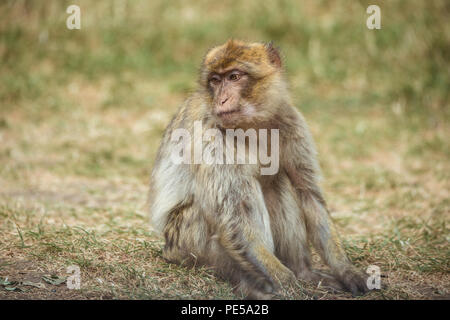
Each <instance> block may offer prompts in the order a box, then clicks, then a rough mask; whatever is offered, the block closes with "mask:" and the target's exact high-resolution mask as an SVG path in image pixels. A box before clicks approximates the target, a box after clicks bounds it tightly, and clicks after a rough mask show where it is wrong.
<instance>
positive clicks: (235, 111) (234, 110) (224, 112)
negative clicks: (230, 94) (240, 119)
mask: <svg viewBox="0 0 450 320" xmlns="http://www.w3.org/2000/svg"><path fill="white" fill-rule="evenodd" d="M239 111H240V110H239V109H233V110H226V111H220V112H217V116H219V117H223V116H228V115H230V114H233V113H238V112H239Z"/></svg>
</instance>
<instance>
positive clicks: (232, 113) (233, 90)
mask: <svg viewBox="0 0 450 320" xmlns="http://www.w3.org/2000/svg"><path fill="white" fill-rule="evenodd" d="M249 80H250V79H249V75H248V74H247V73H245V72H244V71H241V70H239V69H232V70H228V71H224V72H221V73H218V72H211V73H210V75H209V77H208V87H209V90H210V93H211V94H212V96H213V114H214V116H215V117H216V118H217V120H218V122H219V124H221V125H223V126H224V127H226V128H232V127H234V126H236V125H237V124H238V123H239V122H241V121H243V120H245V118H247V117H248V116H249V115H250V110H248V109H249V108H250V107H249V106H248V104H247V103H245V100H244V99H243V94H244V93H245V91H246V89H247V88H248V86H249Z"/></svg>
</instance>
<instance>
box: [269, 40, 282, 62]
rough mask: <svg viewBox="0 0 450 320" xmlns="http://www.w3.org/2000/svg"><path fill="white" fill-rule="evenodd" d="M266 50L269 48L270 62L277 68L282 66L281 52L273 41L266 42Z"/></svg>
mask: <svg viewBox="0 0 450 320" xmlns="http://www.w3.org/2000/svg"><path fill="white" fill-rule="evenodd" d="M266 50H267V54H268V56H269V61H270V63H271V64H272V65H274V66H275V67H277V68H281V66H282V62H281V56H280V52H279V51H278V49H277V48H275V47H274V46H273V42H272V41H271V42H269V43H268V44H266Z"/></svg>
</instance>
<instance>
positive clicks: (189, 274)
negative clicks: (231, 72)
mask: <svg viewBox="0 0 450 320" xmlns="http://www.w3.org/2000/svg"><path fill="white" fill-rule="evenodd" d="M7 3H8V5H2V6H0V13H1V14H2V16H3V17H5V16H7V17H9V20H8V19H6V20H5V19H0V21H2V22H1V24H0V27H1V28H0V30H4V32H3V33H1V34H0V35H1V40H2V41H0V55H1V56H2V61H4V64H3V66H1V67H0V68H2V69H0V70H1V71H2V72H0V77H1V78H0V81H1V83H2V86H0V299H235V298H240V297H238V296H235V295H234V294H233V293H232V289H231V287H230V286H229V285H228V284H227V283H226V282H223V281H221V280H220V279H217V278H216V277H215V276H213V274H212V272H211V271H210V270H207V269H204V268H203V269H187V268H184V267H181V266H176V265H173V264H170V263H167V262H166V261H164V259H163V258H162V257H161V249H162V246H163V241H162V239H161V238H160V237H159V236H158V235H157V234H155V233H154V232H152V230H151V226H150V221H149V217H148V212H147V209H146V199H147V192H148V180H149V179H148V177H149V174H150V170H151V167H152V163H153V160H154V157H155V153H156V150H157V147H158V144H159V141H160V139H161V135H162V132H163V130H164V128H165V126H166V125H167V124H168V122H169V120H170V118H171V116H172V115H173V114H174V113H175V111H176V109H177V107H178V106H179V104H180V103H181V102H182V101H183V99H185V98H186V97H187V96H188V94H189V92H190V91H191V90H193V89H194V88H195V86H196V77H197V73H196V68H197V66H196V65H197V64H198V63H199V62H200V61H201V57H202V55H203V54H204V51H205V50H207V48H208V47H209V46H211V45H213V44H215V42H214V41H216V40H215V39H224V40H225V39H226V38H227V37H228V36H230V34H231V35H232V36H235V37H243V36H244V35H246V36H252V37H255V38H258V39H263V40H264V39H267V40H270V39H274V40H276V41H277V40H278V43H279V45H280V47H281V49H282V50H283V56H284V60H285V63H286V65H285V67H286V77H287V79H288V81H289V83H290V84H291V91H292V95H293V100H294V102H295V105H296V107H297V108H298V109H299V110H300V111H302V112H303V114H304V116H305V118H306V120H307V122H308V124H309V126H310V128H311V131H312V133H313V136H314V139H315V141H316V144H317V149H318V152H319V160H320V164H321V167H322V171H323V180H322V186H323V188H324V191H325V196H326V199H327V201H328V203H329V207H330V210H331V215H332V217H333V219H334V220H335V222H336V224H337V226H338V229H339V232H340V235H341V238H342V239H343V241H344V246H345V249H346V251H347V253H348V255H349V257H350V259H351V260H352V261H353V262H354V264H355V265H356V266H357V267H358V268H359V269H361V270H366V268H367V267H368V266H369V265H376V266H378V267H379V268H380V270H381V273H382V278H381V284H382V289H381V290H374V291H371V292H370V293H368V294H367V295H365V296H363V297H358V298H357V299H450V273H449V271H450V250H449V241H450V232H449V227H448V221H449V216H450V215H449V213H450V197H449V193H450V191H449V190H450V174H449V173H450V161H449V160H450V152H449V151H450V143H449V139H448V137H449V136H450V126H449V123H450V121H449V120H450V117H449V104H448V88H449V81H448V74H445V72H442V71H443V70H446V69H447V70H448V59H447V58H448V55H446V54H448V52H449V51H448V43H450V42H449V41H447V40H448V39H450V36H449V35H450V33H449V29H448V25H444V22H443V21H445V14H444V13H443V12H446V10H448V8H447V7H446V5H445V1H442V2H439V1H436V2H434V4H433V5H431V4H425V2H420V1H418V2H414V5H416V6H418V7H416V8H415V9H414V10H412V9H408V8H407V7H404V6H403V5H401V3H400V2H399V3H397V4H389V5H388V4H386V6H385V7H383V6H382V10H383V12H384V14H385V16H384V17H385V18H384V20H383V21H385V22H386V24H385V25H384V29H382V30H381V31H373V32H379V33H377V34H375V33H368V30H367V29H364V28H365V26H364V19H363V18H364V17H365V8H364V6H362V5H360V4H353V5H349V8H348V10H349V12H351V13H352V14H353V15H349V16H347V15H343V12H344V11H345V10H344V9H343V8H341V7H339V6H338V5H331V4H327V2H319V1H317V2H314V4H313V2H311V3H308V4H307V5H304V6H303V7H302V6H301V7H297V5H294V4H292V3H290V2H289V1H288V2H283V3H284V4H285V5H286V7H282V8H281V9H280V8H278V9H276V10H275V9H273V8H272V7H271V5H274V4H273V2H268V3H271V5H267V7H262V8H259V9H258V10H259V11H258V18H256V16H254V15H251V14H249V13H248V12H247V11H245V10H250V9H249V8H251V7H252V6H256V4H257V3H259V2H256V1H255V2H253V1H249V2H248V6H249V8H247V7H245V6H244V7H242V8H241V9H242V13H239V12H241V11H239V12H238V11H233V10H232V9H228V7H223V8H222V7H221V8H220V10H222V11H220V12H223V17H222V16H221V15H220V14H218V13H217V11H214V10H212V13H211V16H208V17H205V20H204V21H203V20H202V22H201V23H198V22H195V19H194V20H190V19H192V16H193V17H195V16H196V15H198V14H199V13H201V12H202V10H206V9H207V8H202V7H201V5H197V4H193V3H192V7H191V8H187V7H186V8H185V7H173V8H168V7H166V6H165V5H164V4H163V3H164V2H163V1H162V2H159V1H155V2H154V3H157V4H158V5H154V6H155V7H152V8H151V10H150V9H149V11H147V12H153V13H152V15H155V14H156V13H158V17H157V18H158V19H156V17H155V16H153V18H154V19H149V20H148V21H149V22H148V24H150V26H148V25H147V20H146V19H147V18H149V17H142V15H139V14H140V10H139V8H136V7H135V6H133V5H130V6H129V7H128V9H127V10H129V11H128V13H127V15H128V17H129V19H123V20H120V19H121V18H120V15H117V16H118V18H117V17H116V15H114V16H115V17H116V18H114V19H119V20H118V21H117V20H114V21H113V22H111V21H110V22H107V21H106V22H105V21H104V20H102V22H98V23H99V24H100V26H99V27H98V28H97V29H89V28H90V24H91V25H92V24H95V21H94V20H95V19H94V20H92V19H91V20H89V19H87V18H86V20H85V21H87V22H86V23H85V24H84V25H83V26H84V29H83V28H82V30H81V31H80V32H79V33H78V34H73V33H68V32H69V31H67V30H65V29H64V18H65V16H66V14H65V11H64V8H63V7H61V5H60V4H59V3H55V2H49V3H51V5H49V4H39V5H38V4H31V3H29V2H23V3H22V2H20V3H17V4H14V5H13V4H12V3H13V2H7ZM24 3H25V4H24ZM99 3H100V2H99ZM152 3H153V2H152ZM316 3H317V4H316ZM81 4H82V5H83V4H84V5H85V7H83V6H82V10H85V9H83V8H86V7H88V6H89V5H88V4H87V3H86V2H82V1H81ZM235 5H236V4H235ZM291 5H293V6H294V9H292V8H291ZM218 6H220V5H219V4H218ZM27 7H29V8H28V9H27ZM103 7H105V8H108V7H109V4H105V3H102V4H96V5H92V7H91V11H95V10H97V11H95V12H96V14H100V13H98V12H101V10H100V9H102V8H103ZM39 9H42V10H44V9H45V10H44V11H42V10H41V11H39ZM113 9H114V10H115V6H114V8H113ZM27 10H28V11H27ZM58 10H62V13H61V17H62V18H61V17H59V16H58V15H57V12H58ZM252 10H253V9H252ZM293 10H294V11H293ZM295 10H299V11H300V12H301V17H304V19H303V20H302V19H298V18H297V17H296V16H292V15H293V13H292V12H296V11H295ZM408 10H409V11H408ZM85 11H86V10H85ZM24 12H25V13H24ZM36 12H41V13H39V14H37V13H36ZM42 12H51V14H48V15H45V14H42ZM55 12H56V13H55ZM108 12H109V11H108ZM114 12H115V11H114ZM155 12H156V13H155ZM246 12H247V13H246ZM251 12H253V11H251ZM345 12H347V11H345ZM90 14H91V15H92V12H91V13H89V12H87V13H86V16H87V17H91V15H90ZM149 14H150V13H149ZM239 14H242V15H244V16H249V17H250V18H249V19H242V20H241V19H239ZM265 14H267V15H271V14H273V16H271V17H272V19H262V20H261V19H260V17H261V16H262V17H264V15H265ZM359 14H360V15H362V18H361V19H359V18H356V17H357V16H358V15H359ZM55 15H56V16H57V17H58V18H54V16H55ZM214 15H216V19H219V20H218V21H219V22H217V20H216V22H217V29H213V31H211V33H209V32H207V31H206V30H207V27H208V26H210V25H209V24H208V23H209V22H210V20H208V19H212V17H213V16H214ZM16 16H20V17H22V18H24V17H25V18H26V19H25V20H21V21H27V23H24V22H17V21H19V20H18V19H14V17H16ZM309 16H314V17H317V19H314V21H313V20H308V19H307V17H309ZM177 17H182V18H180V19H181V20H182V22H183V21H184V22H183V23H184V24H183V23H181V25H178V24H176V23H175V20H177V19H176V18H177ZM231 17H233V18H231ZM346 17H351V18H346ZM183 19H184V20H183ZM347 19H349V20H347ZM389 19H391V20H389ZM414 19H416V20H414ZM5 21H6V22H5ZM93 21H94V22H93ZM186 21H187V22H186ZM192 21H194V22H192ZM299 21H300V22H299ZM389 21H393V22H392V23H391V24H389V23H388V22H389ZM430 21H433V23H432V24H429V22H430ZM394 22H395V23H394ZM58 23H62V25H63V27H58ZM413 24H414V26H415V27H414V28H415V29H414V28H410V26H412V25H413ZM125 25H126V27H125ZM360 25H361V26H362V28H360V29H358V26H360ZM119 27H123V28H119ZM147 27H148V28H147ZM152 28H153V29H152ZM208 28H209V27H208ZM155 29H156V30H157V31H158V32H155V31H154V30H155ZM350 29H351V30H352V31H351V32H350V31H349V30H350ZM46 30H47V31H46ZM152 30H153V31H152ZM161 30H165V31H164V32H166V33H165V35H166V37H165V38H159V35H160V33H161V32H162V31H161ZM208 30H211V29H208ZM249 30H252V32H251V33H250V35H249V34H248V33H247V32H248V31H249ZM286 30H289V32H286ZM298 30H301V32H300V31H298ZM358 30H359V31H358ZM398 30H401V32H400V31H398ZM44 31H45V32H47V33H45V32H44ZM70 32H71V31H70ZM296 32H297V33H296ZM383 32H384V33H383ZM46 34H47V35H46ZM46 37H48V39H47V40H46ZM43 39H44V40H43ZM42 41H43V42H44V44H41V43H40V42H42ZM158 41H159V42H158ZM38 42H39V44H37V43H38ZM155 43H157V44H158V45H156V44H155ZM193 43H196V45H195V46H193V45H192V44H193ZM298 43H301V44H298ZM342 43H345V44H346V46H343V45H342ZM30 44H34V45H36V47H35V49H34V50H30V49H29V48H30ZM141 48H144V49H141ZM148 51H150V52H152V53H154V54H151V55H148V56H147V54H148ZM445 57H447V58H445ZM146 59H148V60H146ZM168 196H170V195H168ZM315 258H316V259H315V260H316V261H315V262H316V266H318V267H322V266H321V265H320V261H319V260H318V259H317V257H315ZM72 265H76V266H79V267H80V272H81V289H80V290H71V289H68V288H67V287H66V284H65V283H62V284H59V285H55V284H52V283H50V282H51V281H50V282H49V281H47V280H48V278H45V279H47V280H45V279H44V276H47V277H51V275H54V279H60V278H61V277H67V276H70V274H68V273H67V267H69V266H72ZM56 276H58V277H59V278H56ZM290 297H291V298H296V299H298V298H301V299H354V297H352V296H351V295H350V294H347V293H330V292H327V291H326V290H323V289H322V288H311V286H310V285H308V284H299V287H298V291H297V292H295V293H294V294H292V296H290Z"/></svg>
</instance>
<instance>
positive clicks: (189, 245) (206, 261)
mask: <svg viewBox="0 0 450 320" xmlns="http://www.w3.org/2000/svg"><path fill="white" fill-rule="evenodd" d="M244 207H245V206H244ZM266 214H267V212H266ZM250 216H252V217H255V218H256V217H257V215H254V214H251V215H250ZM229 218H230V221H218V222H217V224H216V225H210V224H208V222H207V219H205V217H204V215H202V214H199V213H198V212H194V207H186V208H180V209H179V210H177V211H176V210H174V211H172V212H171V214H170V215H169V219H168V222H167V225H166V228H165V232H164V235H165V238H166V245H165V247H164V250H163V256H164V258H165V259H167V260H169V261H171V262H174V263H179V264H182V265H185V266H200V265H205V266H208V267H211V268H212V269H213V270H214V272H215V273H216V274H217V275H218V276H219V277H221V278H224V279H226V280H228V281H230V282H231V283H232V285H233V286H235V291H236V293H237V294H243V295H244V296H245V297H247V298H251V299H268V298H270V297H272V296H273V294H275V293H276V292H277V290H278V289H279V287H280V286H285V285H288V284H289V283H291V282H292V281H295V277H294V275H293V273H292V271H290V270H289V269H288V268H287V267H285V266H284V265H283V264H282V263H281V262H280V261H279V260H278V259H277V258H276V257H275V255H274V254H273V249H272V248H271V245H270V244H271V243H273V242H272V238H271V236H270V237H268V238H267V235H270V232H269V233H267V232H265V231H264V230H262V229H258V227H257V226H264V224H262V220H260V219H258V220H259V221H258V222H256V221H253V222H252V221H249V220H247V219H233V217H229ZM245 220H247V221H245ZM266 220H267V221H268V219H266ZM268 227H269V228H270V226H268ZM264 234H266V236H264ZM264 237H266V238H264ZM272 246H273V245H272Z"/></svg>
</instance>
